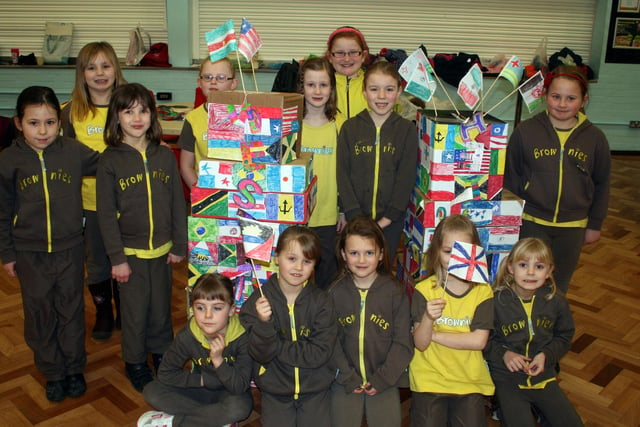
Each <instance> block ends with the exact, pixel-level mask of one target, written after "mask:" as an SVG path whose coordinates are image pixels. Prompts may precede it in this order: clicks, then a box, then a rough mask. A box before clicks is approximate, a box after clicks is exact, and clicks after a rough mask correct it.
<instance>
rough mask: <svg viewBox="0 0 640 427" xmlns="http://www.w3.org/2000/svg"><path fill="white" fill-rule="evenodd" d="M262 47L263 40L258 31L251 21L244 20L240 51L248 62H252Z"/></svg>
mask: <svg viewBox="0 0 640 427" xmlns="http://www.w3.org/2000/svg"><path fill="white" fill-rule="evenodd" d="M261 46H262V39H261V38H260V36H259V35H258V32H257V31H256V29H255V28H254V27H253V25H251V23H250V22H249V21H247V20H246V19H245V18H242V26H241V27H240V42H239V43H238V51H240V53H241V54H242V56H244V57H245V59H246V60H247V61H248V62H251V58H253V55H255V54H256V52H258V49H260V47H261Z"/></svg>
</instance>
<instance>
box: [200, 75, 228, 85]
mask: <svg viewBox="0 0 640 427" xmlns="http://www.w3.org/2000/svg"><path fill="white" fill-rule="evenodd" d="M200 78H201V79H202V80H204V81H207V82H210V81H212V80H213V79H216V81H217V82H218V83H224V82H226V81H228V80H233V77H227V76H225V75H224V74H218V75H217V76H213V75H211V74H202V75H201V76H200Z"/></svg>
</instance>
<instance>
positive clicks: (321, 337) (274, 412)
mask: <svg viewBox="0 0 640 427" xmlns="http://www.w3.org/2000/svg"><path fill="white" fill-rule="evenodd" d="M321 250H322V249H321V244H320V239H319V238H318V236H317V235H316V234H315V233H314V232H313V231H312V230H311V229H309V228H307V227H303V226H292V227H289V228H287V229H286V230H285V231H284V232H283V233H282V234H281V235H280V238H279V239H278V244H277V246H276V258H275V260H276V264H277V265H278V268H279V271H278V273H277V274H274V275H272V276H271V277H270V278H269V280H268V281H267V283H265V284H264V285H263V286H262V288H261V291H260V292H253V294H252V295H251V296H250V297H249V298H248V299H247V301H245V303H244V304H243V305H242V309H241V310H240V321H241V322H242V325H243V326H244V327H245V329H246V330H247V333H248V334H249V354H250V355H251V357H252V358H253V359H254V362H255V363H254V379H255V382H256V384H257V385H258V388H259V389H260V392H261V396H262V425H263V426H264V427H276V426H277V427H282V426H316V427H323V426H326V427H330V426H331V417H330V416H329V413H330V410H331V404H330V403H331V402H330V398H329V389H330V387H331V383H332V382H333V379H334V377H335V370H333V371H332V370H331V368H330V367H329V361H330V359H331V356H332V354H333V350H334V347H335V345H336V335H337V333H338V330H337V328H338V325H337V322H336V315H335V310H334V308H333V303H332V301H331V297H330V296H329V295H328V294H327V293H326V292H324V291H322V290H320V289H318V287H317V286H316V285H315V283H313V282H312V281H310V280H309V279H310V278H311V276H312V274H313V269H314V266H315V263H316V262H317V261H318V259H319V258H320V253H321Z"/></svg>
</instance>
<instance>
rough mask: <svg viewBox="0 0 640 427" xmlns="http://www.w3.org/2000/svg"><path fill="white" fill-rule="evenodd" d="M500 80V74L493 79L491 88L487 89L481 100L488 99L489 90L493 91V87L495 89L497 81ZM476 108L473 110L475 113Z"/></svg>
mask: <svg viewBox="0 0 640 427" xmlns="http://www.w3.org/2000/svg"><path fill="white" fill-rule="evenodd" d="M498 80H500V76H498V77H496V79H495V80H494V81H493V83H491V86H489V90H488V91H486V92H485V93H484V94H483V95H482V99H481V100H480V102H484V100H485V99H487V96H489V92H491V89H493V87H494V86H495V85H496V83H498ZM475 112H476V110H473V113H474V114H475Z"/></svg>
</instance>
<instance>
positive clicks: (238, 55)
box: [236, 50, 247, 96]
mask: <svg viewBox="0 0 640 427" xmlns="http://www.w3.org/2000/svg"><path fill="white" fill-rule="evenodd" d="M236 59H237V60H238V72H239V73H240V81H241V82H242V91H243V92H244V94H245V96H246V95H247V89H246V88H245V87H244V76H243V75H242V67H241V66H240V54H239V53H238V51H237V50H236Z"/></svg>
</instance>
